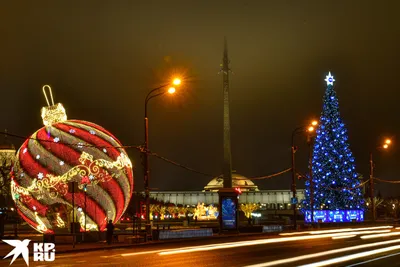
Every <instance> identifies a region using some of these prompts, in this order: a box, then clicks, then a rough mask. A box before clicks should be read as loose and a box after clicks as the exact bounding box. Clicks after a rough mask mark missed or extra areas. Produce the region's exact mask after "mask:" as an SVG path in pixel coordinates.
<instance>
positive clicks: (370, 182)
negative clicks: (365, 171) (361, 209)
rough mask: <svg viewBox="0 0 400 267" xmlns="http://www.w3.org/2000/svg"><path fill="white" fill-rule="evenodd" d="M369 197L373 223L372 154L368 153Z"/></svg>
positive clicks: (374, 216)
mask: <svg viewBox="0 0 400 267" xmlns="http://www.w3.org/2000/svg"><path fill="white" fill-rule="evenodd" d="M369 197H370V199H371V210H372V221H373V222H375V219H376V214H375V202H374V161H373V159H372V152H371V153H369Z"/></svg>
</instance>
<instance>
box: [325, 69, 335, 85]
mask: <svg viewBox="0 0 400 267" xmlns="http://www.w3.org/2000/svg"><path fill="white" fill-rule="evenodd" d="M325 81H326V85H333V82H334V81H335V79H334V78H333V76H332V75H331V72H329V74H328V75H327V76H326V79H325Z"/></svg>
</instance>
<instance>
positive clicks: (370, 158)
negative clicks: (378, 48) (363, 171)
mask: <svg viewBox="0 0 400 267" xmlns="http://www.w3.org/2000/svg"><path fill="white" fill-rule="evenodd" d="M391 143H392V140H390V139H389V138H387V139H385V142H384V143H383V145H382V146H379V147H378V149H382V148H383V149H385V150H386V149H388V148H389V146H390V144H391ZM369 168H370V175H369V182H370V186H369V188H370V193H369V194H370V199H371V210H372V219H373V221H375V219H376V212H375V203H374V182H373V181H374V161H373V158H372V152H371V153H370V155H369Z"/></svg>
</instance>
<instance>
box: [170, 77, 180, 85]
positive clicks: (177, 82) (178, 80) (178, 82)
mask: <svg viewBox="0 0 400 267" xmlns="http://www.w3.org/2000/svg"><path fill="white" fill-rule="evenodd" d="M181 82H182V81H181V79H179V78H175V79H174V81H173V82H172V83H173V84H174V85H180V84H181Z"/></svg>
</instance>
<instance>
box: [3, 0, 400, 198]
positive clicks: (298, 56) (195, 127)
mask: <svg viewBox="0 0 400 267" xmlns="http://www.w3.org/2000/svg"><path fill="white" fill-rule="evenodd" d="M17 2H18V3H17ZM372 2H374V3H375V4H372ZM399 9H400V2H399V1H394V0H382V1H358V0H352V1H344V0H342V1H337V0H336V1H333V0H332V1H321V0H313V1H312V0H308V1H265V0H264V1H262V0H259V1H245V0H242V1H235V0H231V1H225V0H219V1H211V0H203V1H187V0H186V1H180V0H179V1H177V0H171V1H161V0H157V1H152V0H147V1H131V0H129V1H122V0H115V1H101V0H100V1H89V0H85V1H50V0H49V1H3V2H2V3H1V6H0V33H1V41H0V56H1V57H0V88H1V92H2V93H1V99H2V101H1V105H0V111H1V114H2V116H1V117H0V127H1V128H2V130H3V129H7V130H8V131H9V132H10V133H13V134H18V135H22V136H29V135H30V134H32V133H33V132H34V131H36V130H37V129H39V128H40V127H42V126H43V123H42V120H41V117H40V109H41V107H42V106H45V105H46V102H45V99H44V96H43V94H42V91H41V87H42V86H43V85H44V84H50V85H51V86H52V88H53V93H54V97H55V101H56V102H61V103H63V105H64V106H65V108H66V110H67V115H68V118H70V119H81V120H87V121H92V122H94V123H97V124H99V125H101V126H103V127H105V128H106V129H108V130H109V131H111V132H112V133H114V134H115V135H116V136H117V137H118V138H119V139H120V141H121V142H122V143H123V144H124V145H140V144H142V143H143V140H144V136H143V116H144V99H145V96H146V94H147V92H149V90H150V89H151V88H153V87H156V86H158V85H160V84H163V83H165V82H166V81H168V79H169V78H171V77H172V75H173V74H174V73H181V74H182V75H184V76H185V77H187V80H186V81H185V84H184V86H182V88H181V89H180V91H178V92H177V94H176V95H174V96H169V95H168V96H163V97H159V98H157V99H154V100H152V101H151V102H150V106H149V120H150V142H149V143H150V149H151V150H152V151H154V152H157V153H158V154H160V155H162V156H164V157H167V158H169V159H172V160H174V161H176V162H179V163H181V164H184V165H187V166H189V167H192V168H194V169H196V170H199V171H202V172H205V173H210V174H213V175H219V174H220V173H221V172H222V159H223V148H222V134H223V131H222V130H223V128H222V127H223V125H222V112H223V106H222V104H223V102H222V101H223V99H222V96H223V95H222V76H221V75H218V71H219V65H220V63H221V62H222V53H223V39H224V36H226V37H227V39H228V47H229V57H230V59H231V68H232V70H233V72H234V74H233V75H232V76H231V89H230V96H231V138H232V153H233V154H232V161H233V168H234V169H235V170H237V172H238V173H240V174H242V175H245V176H248V177H255V176H263V175H268V174H272V173H275V172H278V171H282V170H284V169H287V168H289V167H290V146H291V144H290V137H291V132H292V130H293V129H294V128H296V127H298V126H301V125H303V124H307V123H308V121H309V120H311V119H313V118H319V116H320V112H321V109H322V96H323V94H324V90H325V82H324V79H325V75H326V74H327V72H328V71H331V72H332V74H333V75H334V76H335V79H336V91H337V94H338V97H339V102H340V111H341V115H342V118H343V120H344V122H345V124H346V126H347V129H348V132H349V140H350V144H351V149H352V151H353V154H354V155H355V159H356V166H357V171H358V172H360V173H362V174H363V175H364V176H368V173H369V169H368V164H369V152H370V151H371V149H375V147H376V146H378V145H379V142H380V141H381V140H382V139H383V138H385V137H387V136H388V137H392V138H393V139H394V144H393V147H392V149H391V150H390V151H388V152H375V153H374V156H375V159H376V176H377V177H380V178H382V179H388V180H400V175H398V171H397V168H398V164H399V160H400V142H399V140H396V138H397V136H398V135H399V132H400V120H399V115H398V114H399V104H398V101H399V100H398V99H399V97H400V95H399V88H400V85H399V82H398V80H397V78H398V77H399V62H400V49H399V47H400V17H399V16H398V10H399ZM397 139H398V138H397ZM12 141H13V142H14V143H15V145H16V146H17V147H19V146H20V145H21V143H22V141H23V140H21V139H12ZM305 141H306V139H305V137H304V136H303V137H302V136H301V135H299V136H298V137H297V138H296V143H297V145H298V146H299V148H300V150H299V152H298V155H297V158H298V168H299V169H300V171H302V172H305V171H306V168H307V165H306V161H307V153H308V148H307V145H306V142H305ZM128 153H129V155H130V157H131V158H132V160H133V161H134V163H135V165H136V169H135V177H136V179H135V183H136V185H137V187H136V189H137V190H141V189H142V188H143V182H142V181H143V175H142V167H141V164H140V157H139V153H138V152H137V151H136V150H134V149H129V150H128ZM151 171H152V176H151V187H152V188H157V189H159V190H201V189H202V188H203V186H204V185H205V184H207V182H208V181H209V180H210V179H211V177H206V176H202V175H198V174H195V173H192V172H189V171H187V170H184V169H182V168H179V167H176V166H173V165H171V164H169V163H166V162H163V161H161V160H159V159H155V158H152V159H151ZM290 179H291V178H290V174H286V175H282V176H278V177H276V178H273V179H271V180H269V181H258V182H257V184H258V185H259V187H260V188H261V189H290ZM300 184H302V183H301V182H300ZM300 187H302V186H300ZM377 189H379V190H380V191H381V193H382V195H383V196H391V195H400V185H381V184H379V185H378V186H377Z"/></svg>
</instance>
